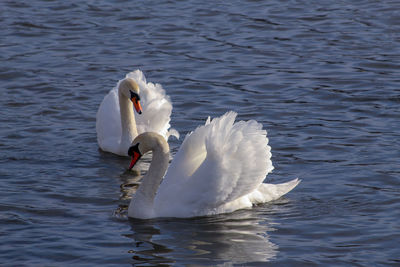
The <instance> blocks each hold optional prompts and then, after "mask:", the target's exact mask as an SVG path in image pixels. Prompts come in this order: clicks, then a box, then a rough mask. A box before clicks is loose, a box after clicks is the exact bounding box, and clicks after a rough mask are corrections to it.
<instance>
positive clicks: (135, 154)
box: [128, 152, 142, 170]
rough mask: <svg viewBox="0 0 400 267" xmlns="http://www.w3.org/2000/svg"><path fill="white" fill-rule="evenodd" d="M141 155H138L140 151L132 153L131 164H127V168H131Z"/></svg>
mask: <svg viewBox="0 0 400 267" xmlns="http://www.w3.org/2000/svg"><path fill="white" fill-rule="evenodd" d="M141 156H142V155H140V153H138V152H134V153H133V156H132V160H131V164H129V169H128V170H132V168H133V166H135V164H136V162H138V160H139V159H140V157H141Z"/></svg>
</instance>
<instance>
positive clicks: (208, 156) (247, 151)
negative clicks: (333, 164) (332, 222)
mask: <svg viewBox="0 0 400 267" xmlns="http://www.w3.org/2000/svg"><path fill="white" fill-rule="evenodd" d="M236 115H237V114H236V113H235V112H232V111H231V112H228V113H226V114H225V115H223V116H221V117H219V118H215V119H213V120H212V121H210V118H208V120H207V122H206V123H205V125H203V126H199V127H198V128H197V129H196V130H195V131H193V132H191V133H189V134H188V135H187V136H186V137H185V140H184V141H183V143H182V145H181V147H180V148H179V150H178V152H177V154H176V155H175V157H174V159H173V160H172V162H171V164H170V165H169V146H168V143H167V142H166V141H165V139H164V138H163V137H162V136H161V135H159V134H158V133H154V132H146V133H143V134H140V135H139V136H137V137H136V138H135V139H134V140H133V142H132V145H131V147H130V148H129V151H128V154H129V155H130V156H131V157H132V160H131V164H130V166H129V169H131V168H132V167H133V166H134V165H135V164H136V162H137V161H138V160H139V159H140V157H141V156H142V155H143V154H145V153H146V152H148V151H152V154H153V158H152V160H151V164H150V167H149V170H148V172H147V174H146V175H145V176H144V177H143V179H142V183H141V184H140V186H139V188H138V190H137V191H136V193H135V194H134V195H133V197H132V199H131V202H130V204H129V208H128V216H129V217H134V218H141V219H148V218H155V217H194V216H203V215H213V214H219V213H228V212H232V211H235V210H238V209H243V208H250V207H252V206H253V205H255V204H258V203H264V202H267V201H271V200H275V199H278V198H280V197H281V196H283V195H285V194H286V193H288V192H289V191H291V190H292V189H293V188H294V187H296V186H297V184H298V183H299V182H300V180H298V179H294V180H292V181H289V182H287V183H282V184H267V183H263V181H264V179H265V177H266V175H267V174H268V173H269V172H270V171H272V169H273V166H272V162H271V152H270V150H271V148H270V146H269V145H268V138H267V136H266V135H267V132H266V131H265V130H263V129H262V125H261V124H260V123H258V122H256V121H254V120H251V121H246V122H245V121H239V122H236V123H235V118H236Z"/></svg>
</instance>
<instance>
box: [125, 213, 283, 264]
mask: <svg viewBox="0 0 400 267" xmlns="http://www.w3.org/2000/svg"><path fill="white" fill-rule="evenodd" d="M129 221H130V225H131V229H132V234H130V235H127V237H129V238H132V239H133V241H134V242H133V246H132V249H131V250H130V251H129V253H132V254H133V256H132V259H133V260H134V263H135V264H167V265H173V264H195V265H196V264H200V265H204V264H206V265H216V264H223V263H228V262H229V264H244V263H247V264H248V263H250V262H249V259H251V262H252V263H262V262H264V263H265V262H268V261H270V260H272V259H274V258H275V257H276V255H277V254H278V246H277V245H276V244H273V243H272V242H270V241H269V238H268V234H267V232H268V231H273V230H275V229H273V228H272V227H271V226H270V225H268V223H266V222H265V221H262V220H260V219H257V216H255V214H254V212H253V211H251V210H241V211H237V212H234V213H232V214H224V215H219V216H210V217H197V218H190V219H177V218H168V219H154V220H138V219H130V220H129Z"/></svg>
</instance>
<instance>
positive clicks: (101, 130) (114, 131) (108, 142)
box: [96, 86, 122, 154]
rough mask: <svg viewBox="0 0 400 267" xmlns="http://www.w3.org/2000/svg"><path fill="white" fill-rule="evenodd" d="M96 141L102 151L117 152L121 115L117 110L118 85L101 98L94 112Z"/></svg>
mask: <svg viewBox="0 0 400 267" xmlns="http://www.w3.org/2000/svg"><path fill="white" fill-rule="evenodd" d="M96 132H97V142H98V144H99V146H100V148H101V149H102V150H104V151H108V152H112V153H115V154H118V153H119V151H118V148H119V143H120V142H121V133H122V126H121V116H120V111H119V99H118V86H117V87H114V88H113V89H111V90H110V91H109V92H108V94H107V95H106V96H105V97H104V98H103V101H102V102H101V104H100V107H99V109H98V111H97V114H96Z"/></svg>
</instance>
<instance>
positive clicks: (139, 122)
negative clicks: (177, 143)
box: [126, 70, 179, 140]
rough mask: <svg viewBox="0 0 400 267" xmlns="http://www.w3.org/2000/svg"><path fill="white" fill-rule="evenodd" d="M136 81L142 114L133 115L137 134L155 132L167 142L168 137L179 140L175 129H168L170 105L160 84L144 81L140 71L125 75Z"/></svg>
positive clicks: (144, 78)
mask: <svg viewBox="0 0 400 267" xmlns="http://www.w3.org/2000/svg"><path fill="white" fill-rule="evenodd" d="M126 78H131V79H133V80H135V81H136V83H137V84H138V85H139V88H140V102H141V104H142V109H143V113H142V114H141V115H138V114H136V113H135V119H136V127H137V130H138V134H141V133H144V132H157V133H159V134H161V135H162V136H164V137H165V138H166V139H167V140H168V137H169V136H170V135H174V136H175V137H177V138H179V133H178V132H177V131H176V130H175V129H170V126H171V125H170V123H169V122H170V120H171V113H172V103H171V100H170V98H169V96H167V95H166V93H165V90H164V89H163V88H162V86H161V84H158V83H156V84H154V83H151V82H149V83H148V82H147V81H146V77H145V76H144V74H143V72H142V71H140V70H135V71H132V72H130V73H128V74H127V75H126Z"/></svg>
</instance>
